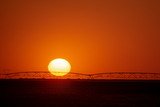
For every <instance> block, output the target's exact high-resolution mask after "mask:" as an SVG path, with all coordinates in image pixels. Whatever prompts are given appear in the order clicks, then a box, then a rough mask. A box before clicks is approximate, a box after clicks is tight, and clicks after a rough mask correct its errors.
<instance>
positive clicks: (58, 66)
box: [48, 58, 71, 76]
mask: <svg viewBox="0 0 160 107" xmlns="http://www.w3.org/2000/svg"><path fill="white" fill-rule="evenodd" d="M48 70H49V72H50V73H51V74H53V75H55V76H64V75H66V74H68V73H69V72H70V70H71V65H70V63H69V62H68V61H67V60H65V59H62V58H57V59H54V60H52V61H51V62H50V63H49V65H48Z"/></svg>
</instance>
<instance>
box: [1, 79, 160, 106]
mask: <svg viewBox="0 0 160 107" xmlns="http://www.w3.org/2000/svg"><path fill="white" fill-rule="evenodd" d="M0 103H1V107H2V105H4V106H5V107H84V106H85V107H86V106H87V107H102V106H103V107H160V81H120V80H38V79H37V80H34V79H33V80H0Z"/></svg>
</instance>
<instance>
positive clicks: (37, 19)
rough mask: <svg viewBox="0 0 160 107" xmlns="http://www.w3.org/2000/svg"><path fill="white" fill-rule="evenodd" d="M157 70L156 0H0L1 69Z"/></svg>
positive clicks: (159, 6)
mask: <svg viewBox="0 0 160 107" xmlns="http://www.w3.org/2000/svg"><path fill="white" fill-rule="evenodd" d="M59 57H61V58H65V59H67V60H68V61H69V62H70V63H71V65H72V71H73V72H81V73H98V72H109V71H111V72H112V71H113V72H114V71H118V72H119V71H125V72H133V71H136V72H139V71H140V72H160V0H1V1H0V69H11V70H47V66H48V63H49V61H51V60H52V59H54V58H59Z"/></svg>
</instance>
